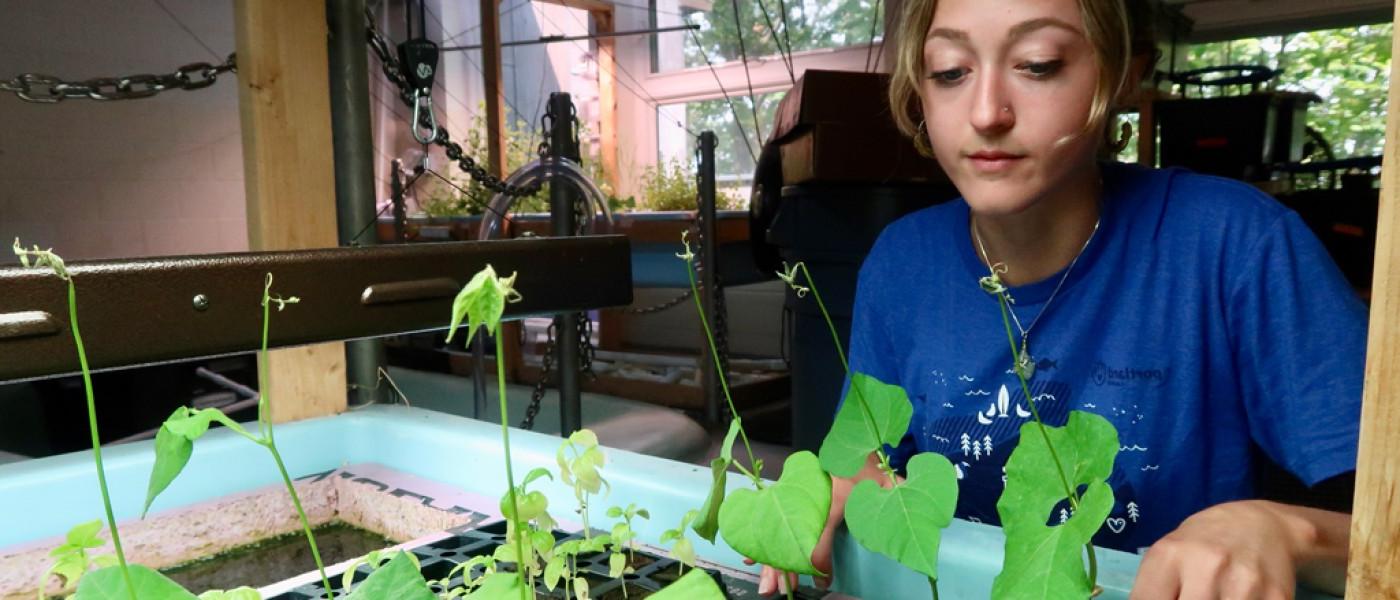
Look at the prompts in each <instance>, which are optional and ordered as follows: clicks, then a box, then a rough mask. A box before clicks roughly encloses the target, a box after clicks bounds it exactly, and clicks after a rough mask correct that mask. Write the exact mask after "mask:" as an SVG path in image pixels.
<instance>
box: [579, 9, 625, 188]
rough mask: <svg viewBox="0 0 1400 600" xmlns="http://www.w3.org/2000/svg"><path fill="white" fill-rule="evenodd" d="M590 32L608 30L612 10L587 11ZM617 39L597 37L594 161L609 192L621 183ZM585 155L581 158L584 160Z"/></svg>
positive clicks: (611, 27)
mask: <svg viewBox="0 0 1400 600" xmlns="http://www.w3.org/2000/svg"><path fill="white" fill-rule="evenodd" d="M589 14H591V15H592V16H593V28H594V33H612V32H613V31H614V27H613V13H612V10H611V8H610V9H609V10H595V11H590V13H589ZM616 51H617V38H611V37H608V38H598V110H599V113H598V145H599V146H600V147H599V148H598V160H599V161H601V162H602V163H603V175H604V176H605V177H607V179H608V184H609V185H611V186H612V189H613V192H614V193H616V192H617V191H618V189H619V188H618V184H619V183H620V182H621V179H620V175H619V174H618V172H617V57H616V55H615V52H616ZM587 158H588V157H584V159H585V160H587Z"/></svg>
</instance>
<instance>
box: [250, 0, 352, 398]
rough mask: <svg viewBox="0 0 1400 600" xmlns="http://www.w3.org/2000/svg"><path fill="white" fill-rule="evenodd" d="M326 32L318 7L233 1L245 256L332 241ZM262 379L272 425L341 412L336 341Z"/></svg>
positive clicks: (284, 359) (287, 358) (288, 356)
mask: <svg viewBox="0 0 1400 600" xmlns="http://www.w3.org/2000/svg"><path fill="white" fill-rule="evenodd" d="M326 36H327V29H326V6H325V3H324V2H285V1H283V0H237V1H236V2H235V3H234V44H235V48H236V49H237V52H238V105H239V115H240V117H241V121H242V130H243V170H244V186H245V188H246V189H247V195H248V198H247V209H248V246H249V248H251V249H253V250H295V249H306V248H323V247H333V246H335V245H336V243H337V237H336V213H335V165H334V159H333V156H332V154H331V116H330V115H331V108H330V96H329V93H330V92H329V90H330V88H329V84H328V81H329V72H328V66H327V65H328V62H327V49H326ZM274 275H276V274H275V273H274ZM274 287H275V283H274ZM278 291H279V292H281V293H283V294H286V295H297V296H300V297H302V298H303V304H302V305H299V306H297V307H295V308H294V309H292V310H289V311H288V312H286V313H285V316H284V317H283V318H296V317H295V314H296V310H297V309H300V310H315V302H316V291H315V290H290V289H279V290H278ZM248 309H249V310H256V309H257V307H254V306H250V307H248ZM262 375H263V377H264V378H265V380H266V381H267V382H268V383H267V384H266V386H265V388H264V389H266V391H267V393H268V396H269V397H270V398H271V399H272V417H273V419H274V420H276V421H279V422H285V421H294V420H298V419H305V418H309V417H317V416H324V415H331V414H335V413H338V412H342V411H344V410H345V403H346V386H345V345H344V344H343V343H339V342H337V343H331V344H318V345H315V346H305V347H301V348H291V349H287V350H278V351H275V352H272V353H270V354H269V356H268V370H267V372H266V373H263V374H262Z"/></svg>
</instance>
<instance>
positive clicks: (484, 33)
mask: <svg viewBox="0 0 1400 600" xmlns="http://www.w3.org/2000/svg"><path fill="white" fill-rule="evenodd" d="M481 62H482V63H484V64H482V66H481V71H482V75H483V76H484V78H485V82H484V84H485V85H484V86H483V87H482V89H484V90H486V170H488V171H490V172H491V174H492V175H495V176H497V177H504V176H506V175H508V174H509V173H507V172H506V133H505V126H504V125H505V121H506V118H505V115H506V113H505V105H506V103H505V92H504V91H502V87H501V2H500V0H481Z"/></svg>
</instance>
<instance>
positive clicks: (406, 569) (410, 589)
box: [347, 551, 437, 600]
mask: <svg viewBox="0 0 1400 600" xmlns="http://www.w3.org/2000/svg"><path fill="white" fill-rule="evenodd" d="M382 598H395V599H396V600H437V594H434V593H433V591H432V589H430V588H429V587H428V582H427V580H425V579H423V573H422V572H420V571H419V570H418V565H417V564H415V563H414V561H413V559H412V558H410V557H409V555H408V553H407V552H403V551H399V553H398V554H396V555H394V558H392V559H390V560H389V562H388V563H387V564H385V565H384V566H382V567H379V568H377V569H375V570H374V572H373V573H370V574H369V577H366V578H365V580H364V582H363V583H361V584H360V585H359V586H358V587H356V588H355V590H354V591H352V592H350V596H349V598H348V599H347V600H380V599H382Z"/></svg>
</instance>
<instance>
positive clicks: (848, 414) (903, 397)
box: [820, 372, 914, 477]
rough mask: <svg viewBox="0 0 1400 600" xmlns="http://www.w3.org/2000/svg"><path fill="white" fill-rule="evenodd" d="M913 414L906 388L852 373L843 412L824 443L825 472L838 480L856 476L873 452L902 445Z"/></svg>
mask: <svg viewBox="0 0 1400 600" xmlns="http://www.w3.org/2000/svg"><path fill="white" fill-rule="evenodd" d="M913 414H914V405H913V404H910V403H909V396H908V395H907V394H905V393H904V388H902V387H899V386H897V385H889V384H887V383H882V382H881V381H880V380H878V379H875V378H874V377H871V376H869V375H866V374H864V373H858V372H852V373H851V385H850V389H849V390H847V392H846V398H845V400H844V401H843V402H842V403H841V410H839V411H836V420H835V422H833V423H832V424H831V431H829V432H827V434H826V439H824V440H822V447H821V451H820V454H821V465H822V468H823V469H826V471H827V472H828V473H831V474H832V475H835V476H837V477H853V476H855V474H856V473H858V472H860V470H861V468H862V467H864V466H865V461H866V460H867V458H868V457H869V456H870V453H871V452H874V451H876V450H879V449H880V448H881V447H882V446H884V445H885V444H889V445H891V446H894V445H898V444H899V440H900V439H902V438H903V437H904V432H905V431H906V430H908V429H909V419H910V417H912V416H913Z"/></svg>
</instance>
